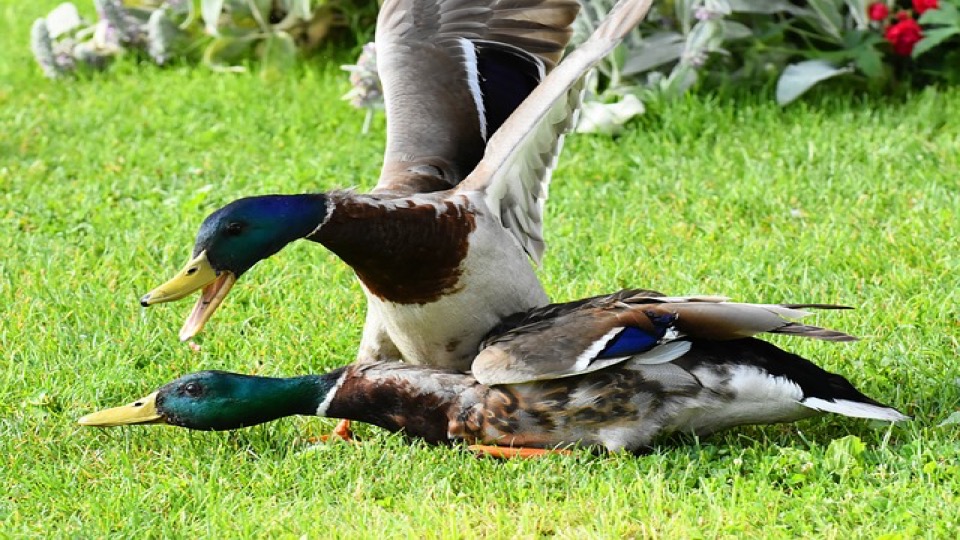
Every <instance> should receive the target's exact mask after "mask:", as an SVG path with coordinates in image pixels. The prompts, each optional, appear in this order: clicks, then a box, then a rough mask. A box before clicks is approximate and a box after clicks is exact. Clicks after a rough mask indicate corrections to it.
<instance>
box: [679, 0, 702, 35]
mask: <svg viewBox="0 0 960 540" xmlns="http://www.w3.org/2000/svg"><path fill="white" fill-rule="evenodd" d="M699 3H700V0H675V2H674V5H673V8H674V13H675V14H676V18H677V21H678V22H679V23H680V30H682V31H683V33H684V34H688V33H690V28H691V27H692V26H693V25H694V23H695V22H696V20H697V19H696V18H695V17H694V13H695V10H696V7H697V5H698V4H699Z"/></svg>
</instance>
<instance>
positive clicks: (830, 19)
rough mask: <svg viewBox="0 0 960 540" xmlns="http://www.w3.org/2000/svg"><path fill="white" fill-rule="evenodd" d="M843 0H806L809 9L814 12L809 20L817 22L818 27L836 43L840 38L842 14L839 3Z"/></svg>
mask: <svg viewBox="0 0 960 540" xmlns="http://www.w3.org/2000/svg"><path fill="white" fill-rule="evenodd" d="M841 2H843V0H808V2H807V3H808V4H809V6H810V9H811V10H813V13H814V14H815V16H814V17H812V18H811V19H810V20H812V21H815V22H817V23H819V26H820V29H821V30H823V32H824V33H825V34H827V35H829V36H831V37H833V38H834V39H835V40H836V41H837V43H840V42H841V40H842V37H843V36H842V34H841V31H842V29H843V16H842V15H841V14H840V3H841Z"/></svg>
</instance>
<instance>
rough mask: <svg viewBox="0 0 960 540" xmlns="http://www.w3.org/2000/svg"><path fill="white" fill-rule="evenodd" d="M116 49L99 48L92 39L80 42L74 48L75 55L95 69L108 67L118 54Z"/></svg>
mask: <svg viewBox="0 0 960 540" xmlns="http://www.w3.org/2000/svg"><path fill="white" fill-rule="evenodd" d="M116 52H117V51H116V50H104V49H99V48H97V47H96V46H95V45H94V44H93V42H92V41H87V42H84V43H78V44H77V46H76V47H74V48H73V56H74V58H76V59H77V60H79V61H81V62H83V63H84V64H85V65H87V66H90V67H92V68H94V69H101V70H102V69H106V68H107V66H109V65H110V61H111V60H113V58H114V56H115V55H116Z"/></svg>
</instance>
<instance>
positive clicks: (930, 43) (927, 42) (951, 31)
mask: <svg viewBox="0 0 960 540" xmlns="http://www.w3.org/2000/svg"><path fill="white" fill-rule="evenodd" d="M957 34H960V28H955V27H954V28H937V29H935V30H929V31H927V32H926V33H925V34H924V35H923V39H921V40H920V41H918V42H917V44H916V45H914V46H913V53H911V55H910V56H912V57H914V58H917V57H918V56H920V55H921V54H923V53H925V52H927V51H929V50H930V49H932V48H934V47H936V46H937V45H939V44H941V43H943V42H944V41H946V40H948V39H950V38H951V37H952V36H955V35H957Z"/></svg>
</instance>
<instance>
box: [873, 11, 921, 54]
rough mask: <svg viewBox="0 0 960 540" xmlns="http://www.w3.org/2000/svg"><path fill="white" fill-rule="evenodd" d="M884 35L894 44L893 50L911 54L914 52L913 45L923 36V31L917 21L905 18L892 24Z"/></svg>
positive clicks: (898, 52)
mask: <svg viewBox="0 0 960 540" xmlns="http://www.w3.org/2000/svg"><path fill="white" fill-rule="evenodd" d="M883 37H885V38H886V39H887V41H889V42H890V43H891V44H892V45H893V52H895V53H897V54H899V55H901V56H909V55H910V53H911V52H913V46H914V45H916V44H917V42H918V41H920V40H921V39H922V38H923V31H922V30H920V25H919V24H917V21H915V20H913V19H903V20H901V21H900V22H897V23H894V24H892V25H890V26H889V27H888V28H887V31H886V32H885V33H884V35H883Z"/></svg>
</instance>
